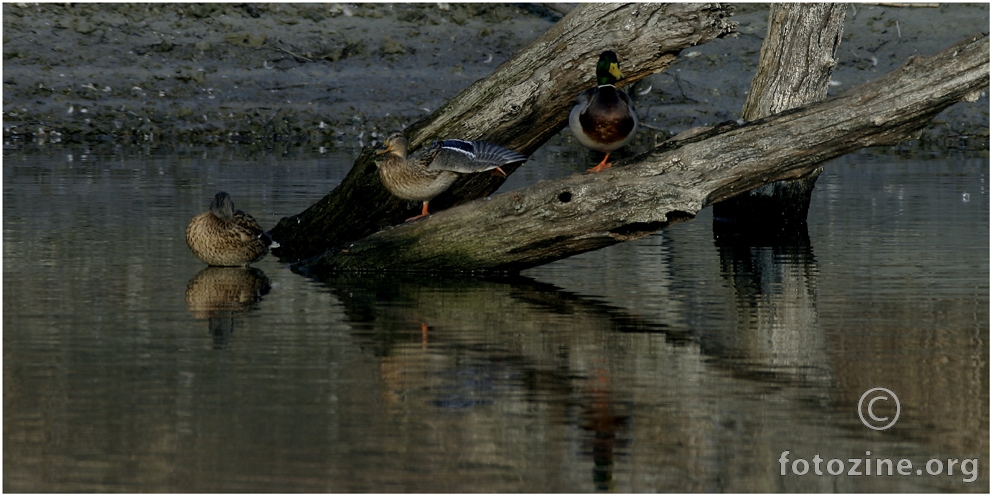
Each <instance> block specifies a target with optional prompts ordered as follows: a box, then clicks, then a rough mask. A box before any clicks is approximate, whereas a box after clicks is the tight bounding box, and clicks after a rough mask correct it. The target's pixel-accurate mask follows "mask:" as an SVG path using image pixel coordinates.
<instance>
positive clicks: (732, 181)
mask: <svg viewBox="0 0 992 496" xmlns="http://www.w3.org/2000/svg"><path fill="white" fill-rule="evenodd" d="M988 53H989V39H988V36H976V37H970V38H968V39H967V40H965V41H963V42H961V43H959V44H957V45H955V46H953V47H951V48H949V49H947V50H945V51H943V52H941V53H939V54H937V55H935V56H933V57H929V58H923V57H914V58H911V59H910V60H909V61H907V63H906V64H905V65H904V66H903V67H901V68H899V69H897V70H895V71H893V72H891V73H889V74H887V75H886V76H884V77H882V78H879V79H877V80H875V81H872V82H870V83H867V84H865V85H862V86H860V87H858V88H854V89H852V90H850V91H847V92H845V93H843V94H841V95H838V96H836V97H834V98H831V99H829V100H826V101H823V102H820V103H816V104H812V105H809V106H805V107H801V108H798V109H795V110H791V111H787V112H784V113H781V114H776V115H773V116H770V117H767V118H765V119H761V120H757V121H754V122H751V123H747V124H745V125H742V126H738V125H736V124H731V125H728V126H724V127H723V128H717V129H714V130H712V131H710V132H709V133H703V134H701V135H697V136H694V137H692V138H689V139H687V140H684V141H682V142H678V143H672V142H669V143H665V144H662V145H661V146H660V147H659V148H658V149H655V150H653V151H651V152H649V153H647V154H644V155H642V156H640V157H637V158H635V159H634V160H633V161H631V162H632V163H630V164H629V165H624V164H620V166H619V167H616V166H615V167H614V168H613V169H610V170H608V171H606V172H602V173H598V174H593V175H589V174H583V175H574V176H570V177H567V178H564V179H562V180H559V181H547V182H541V183H538V184H535V185H533V186H530V187H527V188H522V189H520V190H516V191H511V192H508V193H504V194H500V195H496V196H493V197H491V198H485V199H481V200H476V201H474V202H471V203H468V204H465V205H461V206H459V207H456V208H452V209H449V210H445V211H442V212H439V213H437V214H434V215H433V216H431V217H430V218H427V219H424V220H421V221H417V222H412V223H408V224H402V225H398V226H396V227H394V228H391V229H388V230H385V231H382V232H378V233H376V234H374V235H372V236H369V237H367V238H364V239H361V240H358V241H356V242H354V243H351V244H349V245H347V246H344V247H341V248H337V249H334V250H331V251H328V252H327V253H325V254H324V255H322V256H319V257H316V258H314V259H311V260H307V261H305V262H301V263H298V264H296V265H295V266H294V270H297V271H298V272H301V273H305V274H308V275H314V276H318V277H320V276H323V275H326V274H329V273H331V272H334V271H340V270H389V271H425V272H431V271H505V272H517V271H520V270H523V269H526V268H529V267H534V266H537V265H541V264H544V263H548V262H551V261H554V260H558V259H561V258H565V257H568V256H571V255H576V254H579V253H583V252H586V251H590V250H595V249H599V248H603V247H606V246H609V245H613V244H616V243H619V242H622V241H628V240H632V239H637V238H640V237H642V236H645V235H647V234H649V233H651V232H654V231H656V230H658V229H661V228H663V227H665V226H668V225H670V224H672V223H674V222H678V221H683V220H687V219H691V218H692V217H693V216H694V215H695V214H696V213H697V212H698V211H699V210H700V209H702V208H703V207H705V206H707V205H710V204H712V203H715V202H718V201H722V200H725V199H727V198H731V197H733V196H735V195H737V194H739V193H740V192H742V191H749V190H752V189H754V188H756V187H758V186H761V185H763V184H768V183H771V182H774V181H778V180H783V179H794V178H797V177H802V176H803V175H805V174H807V173H809V171H810V170H811V169H812V168H815V167H817V166H818V164H820V163H821V162H823V161H825V160H829V159H831V158H834V157H838V156H840V155H843V154H846V153H849V152H851V151H854V150H857V149H859V148H863V147H866V146H876V145H891V144H895V143H898V142H900V141H903V140H906V139H910V138H912V137H913V136H914V135H916V134H917V133H918V132H919V131H920V130H921V129H922V128H923V127H924V126H925V125H926V124H927V123H928V122H929V121H930V119H932V118H933V117H934V116H935V115H937V114H938V113H939V112H940V111H942V110H943V109H945V108H947V107H948V106H950V105H952V104H954V103H956V102H959V101H972V102H973V101H975V100H977V99H978V97H979V95H980V93H981V92H982V91H983V90H984V89H985V88H987V87H988V84H989V56H988Z"/></svg>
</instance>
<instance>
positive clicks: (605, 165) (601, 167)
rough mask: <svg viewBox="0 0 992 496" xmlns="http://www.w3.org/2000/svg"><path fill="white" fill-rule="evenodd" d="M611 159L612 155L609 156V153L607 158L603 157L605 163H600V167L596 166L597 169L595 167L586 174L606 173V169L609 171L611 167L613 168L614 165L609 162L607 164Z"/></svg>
mask: <svg viewBox="0 0 992 496" xmlns="http://www.w3.org/2000/svg"><path fill="white" fill-rule="evenodd" d="M609 158H610V154H609V153H607V154H606V156H605V157H603V161H602V162H600V163H599V164H598V165H596V166H595V167H593V168H591V169H589V170H587V171H586V172H599V171H604V170H606V169H609V168H610V167H611V166H612V165H613V164H611V163H609V162H607V160H608V159H609Z"/></svg>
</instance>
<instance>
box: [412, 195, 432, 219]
mask: <svg viewBox="0 0 992 496" xmlns="http://www.w3.org/2000/svg"><path fill="white" fill-rule="evenodd" d="M428 201H429V200H428ZM427 203H428V202H426V201H425V202H424V208H423V210H421V211H420V215H414V216H413V217H410V218H409V219H407V220H406V221H407V222H410V221H412V220H417V219H420V218H423V217H427V216H428V215H430V214H429V213H427Z"/></svg>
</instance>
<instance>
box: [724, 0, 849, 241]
mask: <svg viewBox="0 0 992 496" xmlns="http://www.w3.org/2000/svg"><path fill="white" fill-rule="evenodd" d="M846 11H847V5H846V4H772V6H771V9H770V12H769V14H768V35H767V36H766V37H765V41H764V43H762V45H761V57H760V59H759V61H758V70H757V73H756V74H755V76H754V79H753V80H752V81H751V90H750V91H749V92H748V98H747V101H746V102H745V103H744V111H743V112H742V115H741V117H742V118H743V119H744V120H745V121H753V120H755V119H760V118H762V117H767V116H769V115H772V114H777V113H779V112H784V111H786V110H789V109H793V108H797V107H801V106H803V105H807V104H810V103H813V102H818V101H820V100H823V99H824V98H826V96H827V88H828V83H829V81H830V75H831V73H832V72H833V69H834V66H835V65H836V64H837V61H836V60H835V59H834V54H835V53H836V52H837V46H838V45H840V39H841V34H842V33H843V32H844V17H845V13H846ZM821 171H822V168H819V167H818V168H816V169H814V170H812V171H811V172H810V173H809V174H807V175H805V176H804V177H802V178H800V179H794V180H789V181H779V182H775V183H771V184H766V185H763V186H761V187H759V188H756V189H753V190H751V191H749V192H747V193H745V194H741V195H739V196H735V197H734V198H731V199H729V200H727V201H723V202H720V203H717V204H715V205H713V218H714V219H715V220H716V221H717V222H730V223H735V224H738V225H739V226H740V229H747V230H754V229H756V228H760V229H762V230H764V231H772V232H774V231H777V230H778V229H779V228H780V227H786V228H788V226H794V225H795V224H801V223H803V222H805V221H806V213H807V212H808V211H809V201H810V196H811V195H812V194H813V186H814V185H815V184H816V178H817V177H818V176H819V175H820V172H821Z"/></svg>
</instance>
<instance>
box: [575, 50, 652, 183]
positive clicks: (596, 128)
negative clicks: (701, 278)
mask: <svg viewBox="0 0 992 496" xmlns="http://www.w3.org/2000/svg"><path fill="white" fill-rule="evenodd" d="M621 78H623V74H622V73H621V72H620V62H619V61H618V60H617V54H616V53H614V52H613V51H611V50H607V51H605V52H603V54H602V55H600V56H599V62H598V63H597V64H596V81H597V86H596V87H595V88H590V89H588V90H585V91H583V92H582V93H579V97H578V99H577V101H576V104H575V107H573V108H572V112H571V113H570V114H569V115H568V127H569V128H570V129H571V130H572V133H574V134H575V137H576V138H577V139H578V140H579V143H582V145H583V146H585V147H586V148H591V149H593V150H596V151H600V152H603V153H605V154H606V156H605V157H603V161H602V162H600V163H599V164H598V165H596V166H595V167H593V168H591V169H589V172H599V171H601V170H604V169H608V168H610V166H611V165H612V164H610V163H609V162H607V159H609V158H610V152H612V151H614V150H617V149H619V148H621V147H623V146H624V145H626V144H627V143H630V140H632V139H633V138H634V134H635V133H637V113H636V112H635V111H634V102H633V101H631V99H630V97H629V96H627V94H626V93H624V92H623V91H620V90H618V89H617V88H616V86H615V85H616V83H617V80H619V79H621Z"/></svg>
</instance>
